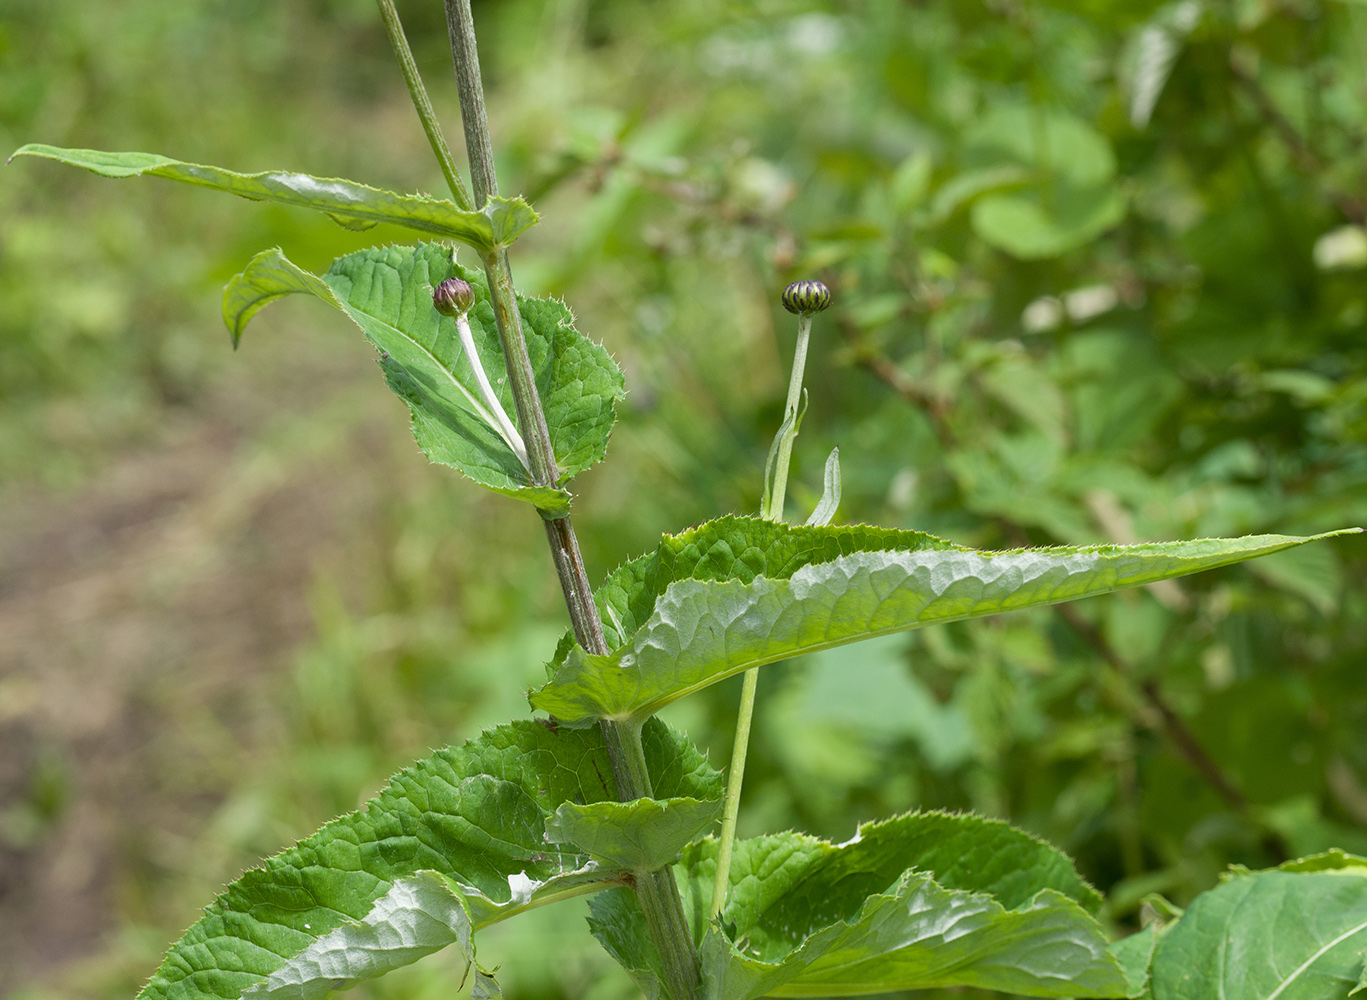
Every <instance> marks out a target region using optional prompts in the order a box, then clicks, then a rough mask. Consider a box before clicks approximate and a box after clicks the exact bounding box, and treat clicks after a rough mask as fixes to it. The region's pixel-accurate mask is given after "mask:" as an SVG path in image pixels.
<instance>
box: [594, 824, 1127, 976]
mask: <svg viewBox="0 0 1367 1000" xmlns="http://www.w3.org/2000/svg"><path fill="white" fill-rule="evenodd" d="M716 851H717V844H716V841H715V840H710V839H709V840H707V841H703V842H701V843H698V844H694V845H692V846H690V847H689V848H687V849H686V850H685V851H684V855H683V858H682V860H681V861H680V863H679V865H678V866H677V867H676V869H675V872H676V875H677V876H678V878H679V882H680V890H681V893H682V896H683V900H684V908H685V911H686V913H687V914H688V916H689V919H690V923H691V927H692V928H693V933H694V936H695V938H696V939H697V940H698V942H699V944H700V951H701V954H702V958H703V977H704V978H703V994H702V995H703V997H704V998H705V1000H751V998H754V997H759V996H764V995H766V994H773V995H776V996H855V995H861V994H866V993H879V992H888V991H892V990H904V989H930V988H936V987H943V986H955V985H966V986H976V987H980V988H985V989H999V990H1008V991H1011V992H1014V993H1018V994H1022V995H1028V996H1074V997H1120V996H1125V995H1126V994H1127V992H1128V991H1129V988H1130V987H1129V984H1128V982H1127V980H1126V978H1125V976H1124V973H1123V972H1122V970H1121V968H1120V966H1119V964H1118V963H1117V962H1116V960H1115V959H1114V957H1112V956H1111V954H1110V953H1109V951H1108V950H1107V946H1108V942H1107V939H1106V935H1105V934H1104V932H1103V931H1102V928H1101V927H1100V925H1099V924H1098V923H1097V922H1096V920H1095V919H1094V918H1093V917H1092V916H1091V915H1090V913H1089V912H1088V910H1089V909H1093V908H1095V907H1096V906H1097V905H1098V904H1099V902H1100V898H1099V897H1098V895H1097V894H1096V892H1095V890H1093V889H1092V888H1091V887H1090V886H1089V885H1087V884H1086V883H1085V882H1084V881H1083V880H1082V879H1081V878H1080V877H1079V876H1078V875H1077V872H1076V871H1075V870H1074V868H1073V866H1072V864H1071V862H1069V861H1068V859H1067V858H1066V857H1065V856H1064V855H1063V854H1061V853H1060V852H1058V851H1057V850H1055V849H1054V848H1052V847H1050V846H1049V845H1047V844H1045V843H1043V842H1042V841H1039V840H1036V839H1034V838H1033V837H1030V836H1029V835H1028V834H1025V833H1022V832H1021V831H1018V830H1014V829H1012V828H1011V827H1009V826H1007V825H1006V824H1004V823H999V822H995V821H991V820H985V819H981V818H979V817H974V816H954V815H948V814H944V813H916V814H912V815H909V816H902V817H898V818H896V819H892V820H887V821H884V822H881V823H875V824H868V825H866V826H863V827H861V828H860V830H859V834H858V836H857V837H856V838H855V839H854V840H852V841H851V842H849V843H847V844H842V845H839V846H836V845H832V844H830V843H827V842H825V841H821V840H817V839H816V838H813V837H807V836H805V835H802V834H797V833H783V834H777V835H772V836H768V837H760V838H756V839H753V840H746V841H739V842H737V843H736V845H735V856H734V858H733V861H732V867H731V872H730V883H731V888H730V893H729V896H728V902H727V907H726V909H725V911H724V912H723V925H724V926H725V927H726V931H727V932H726V933H722V932H721V931H719V930H718V927H717V925H715V924H712V925H709V924H708V923H707V922H706V913H707V906H708V902H709V900H710V898H711V888H712V879H713V876H714V873H715V870H716ZM591 913H592V917H591V920H590V924H591V926H592V927H593V929H594V933H595V934H596V935H597V936H598V937H599V939H600V941H602V942H603V944H604V946H605V947H606V948H607V949H608V950H609V951H610V952H611V953H612V954H613V955H614V957H616V958H617V959H618V961H620V962H622V964H623V965H625V966H626V967H627V968H628V970H629V971H631V972H632V974H633V975H634V976H635V977H636V978H637V981H638V982H639V983H640V984H641V985H642V987H643V989H645V990H646V991H647V993H648V994H649V993H650V992H651V991H652V989H655V988H656V987H655V985H654V984H655V981H656V979H657V977H658V974H659V973H658V958H657V956H656V954H655V952H654V950H653V948H652V946H651V945H650V942H649V939H648V937H646V935H645V932H644V929H643V927H642V919H643V918H642V917H641V915H640V911H639V909H638V908H637V907H636V902H635V898H634V897H633V896H632V895H631V894H630V893H629V892H618V891H610V892H606V893H602V894H600V895H599V896H598V897H596V898H595V899H594V900H593V902H592V904H591Z"/></svg>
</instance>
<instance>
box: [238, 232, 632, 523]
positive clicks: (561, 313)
mask: <svg viewBox="0 0 1367 1000" xmlns="http://www.w3.org/2000/svg"><path fill="white" fill-rule="evenodd" d="M453 275H454V276H456V277H461V278H464V279H465V280H466V281H468V282H469V283H470V284H471V285H473V286H474V288H475V295H476V302H475V306H474V308H473V309H471V310H470V314H469V321H470V329H471V333H472V334H473V335H474V339H475V346H476V349H477V350H478V352H479V356H480V359H481V364H482V365H483V367H484V370H485V372H486V373H488V374H489V378H490V381H491V382H492V383H493V385H494V388H495V391H496V392H497V394H498V396H499V399H500V402H501V403H502V404H503V408H504V410H505V411H506V412H507V413H509V414H514V413H516V406H515V405H514V403H513V399H512V391H511V389H510V388H509V387H508V385H507V378H506V375H505V374H504V373H505V372H506V370H507V369H506V368H505V367H504V363H503V352H502V348H501V347H500V346H499V341H498V331H497V328H496V326H495V323H494V315H493V308H492V306H491V305H490V302H489V295H488V284H487V282H486V280H485V277H484V275H483V273H482V272H479V271H474V270H469V269H466V268H463V267H460V266H459V265H453V264H452V262H451V252H450V250H449V248H446V247H443V246H439V245H437V244H433V243H427V244H423V245H421V246H418V247H377V248H374V249H370V250H362V251H360V252H358V253H354V254H349V255H347V256H346V257H340V258H338V259H337V260H336V261H334V262H333V264H332V267H331V268H330V269H329V270H328V272H327V273H326V274H324V275H323V276H322V277H321V278H320V277H317V276H315V275H312V274H309V273H308V272H307V271H304V270H303V269H301V268H299V267H297V266H296V265H294V264H293V263H291V262H290V261H289V260H288V259H286V258H285V257H284V255H282V254H281V253H280V251H279V250H266V251H264V252H262V253H259V254H257V255H256V256H255V257H254V258H252V261H251V263H249V264H248V265H247V268H246V270H245V271H243V272H242V273H241V274H239V275H237V276H236V277H235V278H233V280H232V281H230V282H229V283H228V287H227V289H225V291H224V293H223V319H224V322H225V323H226V324H227V325H228V329H229V330H230V331H231V332H232V334H233V339H234V342H236V341H237V339H238V338H240V337H241V335H242V330H243V328H244V327H245V326H246V324H247V323H248V321H250V320H251V318H252V317H253V316H255V315H256V314H257V313H258V312H259V311H260V310H261V309H263V308H264V307H265V306H266V305H268V304H269V303H270V302H272V301H274V300H275V299H278V298H281V297H283V296H285V295H290V294H294V293H297V292H302V293H306V294H310V295H316V296H318V297H319V298H320V299H322V300H323V301H325V302H328V303H329V304H331V305H333V306H335V307H337V308H338V309H340V310H341V311H342V312H344V313H346V315H347V316H349V317H350V318H351V319H352V320H353V321H354V322H355V323H356V325H357V326H359V327H360V328H361V330H362V331H363V332H364V333H365V336H366V339H368V340H369V341H370V342H371V343H372V344H374V345H375V347H376V348H378V349H379V351H380V367H381V368H382V369H383V370H384V374H385V380H386V381H387V382H388V383H389V387H390V388H391V389H393V390H394V392H395V394H396V395H398V396H399V397H400V398H401V399H403V401H404V402H406V403H407V404H408V406H409V409H410V410H411V411H412V413H413V435H414V437H416V438H417V440H418V445H419V446H420V447H421V448H422V450H423V453H424V454H425V455H426V456H427V457H428V458H429V459H431V460H432V461H433V462H439V463H441V464H442V465H449V466H451V467H453V468H456V469H459V470H460V471H461V472H462V473H464V474H465V475H466V476H468V477H469V478H470V479H473V480H474V481H475V482H477V483H479V484H480V485H482V486H485V487H487V488H488V489H491V490H494V491H495V492H498V493H503V494H505V495H507V496H512V497H517V498H518V499H520V500H526V501H527V502H529V503H532V504H534V505H536V506H537V507H538V508H540V509H542V510H543V511H546V512H547V513H549V514H554V515H560V514H564V513H565V512H566V511H568V510H569V502H570V495H569V493H568V492H567V491H566V490H565V489H564V488H563V484H564V483H565V482H567V481H568V480H569V479H570V478H572V477H573V476H575V475H577V474H578V473H580V472H582V471H583V470H584V469H587V468H588V467H589V466H591V465H593V464H594V463H596V462H597V461H599V460H600V459H601V458H602V457H603V455H604V453H605V452H606V450H607V442H608V435H609V434H610V433H611V431H612V425H613V422H614V421H615V420H616V402H617V400H618V399H620V398H621V397H622V384H623V379H622V372H621V369H619V368H618V367H617V365H616V364H615V363H614V362H613V360H612V358H611V357H610V356H609V355H608V353H607V351H605V350H604V349H603V348H602V347H601V346H600V345H598V344H595V343H593V342H592V341H590V340H589V339H588V338H586V337H584V336H583V335H582V334H580V333H579V332H578V331H577V330H575V328H574V325H573V324H574V317H573V316H572V315H571V314H570V311H569V309H568V308H567V307H566V306H565V305H564V303H562V302H558V301H556V300H554V299H526V298H522V297H520V296H519V298H518V307H519V309H520V310H521V312H522V320H523V331H524V333H525V335H526V338H527V350H528V353H529V354H530V356H531V360H532V367H533V370H534V371H535V373H536V382H537V389H538V391H539V392H540V394H541V401H542V405H543V406H544V408H545V413H546V423H547V425H548V426H549V428H550V432H551V445H552V447H553V449H554V451H555V457H556V460H557V462H558V463H559V466H560V471H561V480H560V483H558V484H557V485H556V486H555V487H554V488H547V487H539V486H535V485H533V484H532V482H531V479H530V476H529V474H528V472H527V470H526V469H525V468H524V467H523V465H522V462H521V461H520V460H519V459H518V457H517V455H516V454H515V453H514V452H513V450H512V449H511V448H509V447H508V445H507V443H506V442H505V441H504V440H503V438H501V437H500V436H499V435H498V433H497V432H496V431H495V430H494V428H493V426H492V425H491V424H490V422H489V421H488V420H487V419H486V418H485V416H483V415H482V414H484V413H485V412H487V411H486V410H485V408H484V404H483V401H482V400H481V399H480V396H479V389H478V385H477V383H476V380H475V375H474V370H473V369H472V367H471V365H470V359H469V358H468V357H466V356H465V352H464V351H463V350H462V349H461V346H460V340H459V339H458V336H457V334H456V329H455V320H453V319H450V318H449V317H446V316H442V315H441V314H440V313H438V312H437V310H436V309H435V308H434V307H433V305H432V288H433V287H435V286H436V285H438V284H440V283H441V282H442V281H443V280H445V279H446V278H449V277H451V276H453Z"/></svg>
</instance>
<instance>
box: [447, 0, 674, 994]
mask: <svg viewBox="0 0 1367 1000" xmlns="http://www.w3.org/2000/svg"><path fill="white" fill-rule="evenodd" d="M446 25H447V30H448V32H449V33H450V36H451V55H452V58H453V60H454V62H455V70H456V84H457V87H458V89H459V91H460V110H461V119H462V121H463V124H464V126H465V148H466V151H467V153H468V155H469V158H470V180H471V183H472V185H473V186H474V189H475V198H476V200H477V201H478V202H479V203H480V204H484V203H485V202H487V201H488V199H489V198H490V197H492V196H493V195H496V194H498V175H497V173H496V172H495V169H494V153H493V141H492V139H491V137H490V134H489V120H488V116H487V114H486V112H485V110H484V86H483V83H482V81H481V79H480V73H479V52H478V50H477V48H476V46H475V26H474V19H473V18H472V16H471V14H470V2H469V0H446ZM483 263H484V273H485V275H486V276H487V277H488V279H489V295H490V298H491V300H492V302H493V307H494V319H495V320H496V322H497V325H498V338H499V343H500V345H501V346H502V348H503V358H504V362H505V364H506V365H507V368H508V384H509V388H511V389H512V393H513V401H514V402H515V403H516V404H517V418H518V423H519V425H520V426H521V430H522V435H523V438H524V440H525V442H526V445H527V457H528V460H529V463H530V466H531V470H530V471H531V474H532V479H533V480H534V481H535V482H536V483H537V484H538V485H542V486H550V485H554V484H555V483H556V482H557V481H558V480H559V478H560V471H559V466H558V465H557V463H556V460H555V452H554V450H553V449H552V447H551V436H550V431H549V429H548V428H547V425H546V414H545V411H544V409H543V408H542V404H541V397H540V395H539V394H538V393H537V389H536V379H535V376H534V375H533V373H532V366H531V360H530V358H529V357H528V355H527V342H526V340H525V338H524V337H523V334H522V316H521V314H520V313H519V311H518V308H517V296H516V294H515V292H514V291H513V279H512V272H511V269H510V268H509V266H508V254H507V252H506V251H504V250H502V249H501V248H500V249H496V250H493V251H491V252H489V253H486V254H484V256H483ZM542 521H543V523H544V526H545V529H546V540H547V542H548V543H549V544H550V549H551V558H552V560H553V561H554V563H555V571H556V576H557V577H558V578H559V580H560V589H561V591H562V592H563V593H564V595H565V606H566V608H567V609H568V611H569V615H570V623H571V625H572V626H573V628H574V637H575V639H576V641H577V642H578V643H579V644H580V645H581V646H583V647H584V648H585V649H587V650H588V651H589V652H591V653H596V654H599V655H604V654H606V653H607V652H608V646H607V638H606V636H605V635H604V634H603V621H602V618H601V617H600V616H599V613H598V605H597V604H595V603H594V600H593V590H592V587H591V586H590V584H589V579H588V573H587V572H586V571H585V569H584V559H583V556H582V555H581V554H580V551H579V540H578V538H577V537H576V536H575V533H574V524H573V522H572V521H571V520H570V518H569V516H568V515H566V516H564V517H559V518H553V517H550V516H548V515H547V514H546V513H545V512H542ZM601 728H602V731H603V739H604V742H605V743H606V744H607V748H608V757H609V759H610V760H611V762H612V772H613V777H614V779H616V782H617V797H618V798H619V799H620V800H622V801H623V802H629V801H631V800H632V799H638V798H644V797H647V796H649V795H650V794H651V783H650V774H649V772H648V771H647V769H646V759H645V752H644V750H643V749H642V747H641V729H640V726H639V725H638V726H628V725H623V724H620V723H614V722H607V721H604V722H603V724H602V727H601ZM633 874H634V877H635V888H636V898H637V900H638V901H639V902H640V904H641V912H642V913H643V914H644V916H645V921H646V928H647V930H648V932H649V934H650V939H651V941H652V942H653V943H654V945H655V950H656V952H657V953H658V954H659V956H660V965H661V972H662V974H663V979H664V982H663V984H662V985H663V987H664V990H665V992H666V993H667V994H668V995H669V997H671V998H672V1000H696V997H697V995H698V989H699V977H700V963H699V961H698V951H697V948H696V947H695V946H694V944H693V935H692V934H691V933H690V931H689V927H688V922H687V920H686V919H685V918H684V912H683V901H682V900H681V899H680V897H679V887H678V885H677V884H676V883H675V881H674V871H673V869H672V868H669V867H666V868H664V869H661V870H660V871H655V872H635V873H633Z"/></svg>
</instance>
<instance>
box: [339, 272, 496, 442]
mask: <svg viewBox="0 0 1367 1000" xmlns="http://www.w3.org/2000/svg"><path fill="white" fill-rule="evenodd" d="M324 284H326V282H324ZM328 287H329V288H332V286H331V285H328ZM333 294H334V295H335V294H336V289H333ZM338 301H339V303H340V304H341V305H342V311H343V312H350V311H351V310H352V309H355V310H356V312H358V313H360V314H361V315H363V316H366V317H368V318H369V319H371V320H372V321H374V322H375V324H376V325H378V326H382V327H384V328H385V329H386V330H389V331H392V332H393V333H395V334H397V335H398V336H399V337H400V338H402V339H403V340H406V341H408V343H410V344H412V345H413V346H414V347H416V348H417V349H418V350H419V351H421V352H422V353H423V354H424V355H426V357H427V359H428V360H429V361H431V362H432V364H434V365H435V366H436V367H437V370H438V371H440V372H441V373H442V374H443V375H445V376H446V377H447V378H448V379H450V381H451V384H452V385H453V386H455V387H456V388H457V389H459V390H460V393H461V395H462V396H464V397H465V400H466V402H468V403H469V404H470V406H471V408H472V409H473V410H474V411H475V413H476V415H477V416H478V417H479V418H480V419H481V420H483V421H484V422H485V423H487V424H488V425H489V426H490V427H491V428H492V427H494V426H496V425H495V423H494V417H493V414H491V413H490V412H489V410H488V409H487V408H486V407H485V406H484V404H483V403H482V402H481V401H480V400H479V399H477V398H476V397H475V395H474V394H473V393H471V392H470V390H469V389H467V388H466V387H465V386H464V385H463V384H462V383H461V381H460V379H458V378H456V373H455V372H454V371H452V370H451V369H450V368H448V367H447V366H446V364H445V363H443V362H442V361H440V360H439V359H438V358H437V356H436V355H435V354H433V353H432V352H431V350H429V349H428V348H426V347H424V346H423V345H422V344H420V343H419V342H418V340H417V339H416V338H415V337H413V336H412V335H411V334H408V333H405V332H404V331H403V330H400V329H399V328H398V327H397V326H394V325H393V324H391V323H389V322H387V321H385V320H383V319H380V318H379V317H378V316H376V315H375V314H374V313H371V312H366V311H365V310H364V309H358V308H357V307H356V306H353V305H351V303H349V302H341V297H340V296H338ZM352 322H353V323H354V322H356V321H355V320H354V319H353V320H352ZM356 325H357V326H361V324H359V323H357V324H356ZM361 332H363V333H364V332H365V328H364V327H361Z"/></svg>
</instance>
